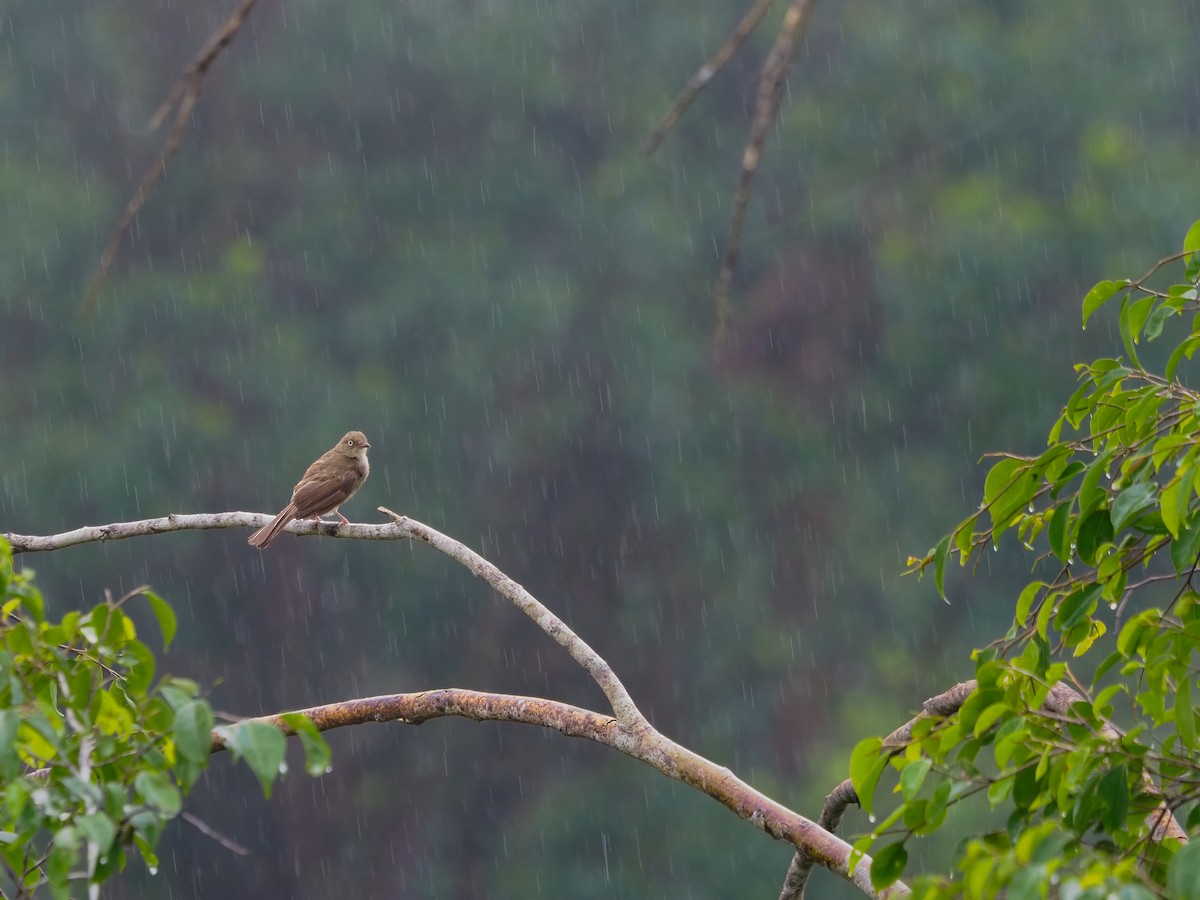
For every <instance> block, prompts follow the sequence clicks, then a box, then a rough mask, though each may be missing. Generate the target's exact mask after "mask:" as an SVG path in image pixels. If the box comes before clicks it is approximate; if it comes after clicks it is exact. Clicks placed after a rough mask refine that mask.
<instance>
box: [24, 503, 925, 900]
mask: <svg viewBox="0 0 1200 900" xmlns="http://www.w3.org/2000/svg"><path fill="white" fill-rule="evenodd" d="M379 511H380V512H382V513H384V514H385V515H387V516H389V517H390V518H391V519H392V521H391V522H390V523H386V524H382V525H363V524H353V523H352V524H348V525H336V524H332V523H324V522H323V523H319V524H318V523H316V522H312V521H305V522H292V523H291V524H289V525H288V527H287V530H288V531H290V532H291V533H293V534H296V535H299V536H307V535H314V534H321V535H325V536H328V537H339V538H361V539H367V540H405V539H415V540H419V541H421V542H422V543H425V544H429V545H430V546H431V547H433V548H435V549H437V550H439V551H440V552H442V553H444V554H446V555H447V556H449V557H450V558H451V559H453V560H455V561H456V562H458V563H459V564H460V565H462V566H463V567H464V568H466V569H467V570H468V571H470V572H471V573H472V574H474V575H475V576H476V577H477V578H479V579H480V580H482V581H483V582H485V583H486V584H488V585H490V586H491V587H492V588H494V589H495V590H496V591H497V592H499V593H500V594H502V595H503V596H504V597H506V598H507V599H509V600H510V601H511V602H512V603H513V604H514V605H516V606H517V608H518V609H520V610H521V611H522V612H524V613H525V614H526V615H528V616H529V617H530V618H531V619H533V620H534V622H536V623H537V625H538V626H539V627H540V628H541V629H542V630H543V631H545V632H546V633H547V634H548V635H550V637H552V638H553V639H554V640H555V641H556V642H557V643H558V644H559V645H560V646H562V647H563V648H564V649H566V650H567V652H568V653H570V654H571V656H572V658H573V659H575V661H576V662H578V663H579V664H580V665H581V666H582V667H583V669H584V670H585V671H586V672H587V673H588V674H589V675H590V676H591V678H592V679H593V680H594V681H595V682H596V683H597V684H598V685H599V686H600V689H601V690H602V691H604V695H605V697H607V698H608V701H609V703H610V704H611V706H612V709H613V713H614V715H613V716H607V715H603V714H601V713H597V712H593V711H591V710H587V709H583V708H581V707H577V706H570V705H568V704H565V703H559V702H557V701H554V700H546V699H542V698H538V697H517V696H512V695H506V694H488V693H483V692H479V691H469V690H458V689H446V690H437V691H424V692H421V693H414V694H389V695H385V696H380V697H367V698H362V699H355V700H347V701H343V702H341V703H333V704H328V705H326V706H318V707H312V708H311V709H306V710H301V711H300V713H301V714H302V715H304V716H305V717H307V718H308V719H309V720H310V721H312V723H313V724H314V725H315V726H316V727H317V729H318V730H320V731H328V730H330V729H333V728H341V727H345V726H347V725H358V724H364V723H367V722H405V723H408V724H414V725H416V724H420V723H421V722H424V721H427V720H428V719H432V718H439V717H442V716H459V717H463V718H469V719H474V720H476V721H503V722H523V723H526V724H530V725H540V726H542V727H544V728H553V729H554V730H556V731H558V732H560V733H561V734H565V735H567V736H569V737H580V738H585V739H587V740H591V741H595V742H596V743H600V744H604V745H605V746H608V747H612V748H613V749H615V750H618V751H620V752H621V753H625V754H626V755H628V756H631V757H633V758H634V759H638V760H640V761H642V762H644V763H646V764H647V765H649V766H651V767H653V768H654V769H656V770H657V771H659V772H661V773H662V774H664V775H666V776H667V777H668V778H672V779H674V780H676V781H680V782H682V783H684V784H687V785H689V786H691V787H694V788H696V789H698V790H700V791H703V792H704V793H706V794H708V795H709V796H710V797H712V798H713V799H714V800H717V801H718V802H719V803H721V804H723V805H724V806H725V807H727V808H728V809H730V810H732V811H733V812H734V813H735V814H736V815H737V816H738V817H740V818H742V819H746V820H748V821H750V823H751V824H753V825H754V826H755V827H757V828H759V829H761V830H762V831H765V832H766V833H767V834H769V835H771V837H773V838H776V839H778V840H783V841H787V842H788V843H790V844H792V845H793V846H794V847H796V848H797V849H798V850H801V851H803V852H804V853H805V854H806V856H807V857H809V858H811V859H812V860H814V861H815V862H817V863H820V864H821V865H823V866H825V867H826V868H828V869H829V870H830V871H832V872H835V873H837V874H838V875H840V876H841V877H843V878H845V879H846V880H847V881H850V882H851V883H852V884H854V885H855V886H856V887H858V888H859V889H860V890H861V891H862V892H863V893H864V894H866V895H867V896H868V897H880V898H885V897H898V896H902V895H904V894H907V893H908V888H907V887H905V886H904V885H903V884H902V883H899V882H897V883H896V884H894V885H892V886H891V887H890V888H888V889H887V890H886V891H883V892H877V891H875V890H874V889H873V888H872V886H871V877H870V868H871V866H870V863H871V860H870V858H869V857H862V858H860V860H859V862H858V864H857V865H856V867H855V870H854V873H853V874H851V873H850V859H851V853H852V848H851V846H850V845H849V844H847V843H846V842H845V841H843V840H841V839H840V838H838V837H836V836H835V835H833V834H830V833H829V831H827V830H826V829H824V828H822V827H821V826H819V825H818V824H817V823H815V822H812V821H811V820H809V819H807V818H805V817H804V816H801V815H800V814H799V813H796V812H794V811H792V810H790V809H788V808H787V807H785V806H783V805H782V804H780V803H777V802H776V801H774V800H772V799H771V798H770V797H767V796H766V795H765V794H762V793H760V792H759V791H756V790H755V789H754V788H753V787H751V786H750V785H748V784H747V783H746V782H744V781H742V780H741V779H739V778H737V776H735V775H734V774H733V773H732V772H731V771H730V770H729V769H727V768H725V767H723V766H718V765H717V764H716V763H714V762H712V761H711V760H708V759H705V758H704V757H702V756H700V755H699V754H697V753H694V752H693V751H691V750H689V749H688V748H686V747H684V746H683V745H681V744H678V743H676V742H675V741H673V740H671V739H670V738H668V737H666V736H665V735H663V734H662V733H661V732H659V731H657V730H656V729H655V728H654V727H653V726H652V725H651V724H650V723H649V722H648V721H647V720H646V718H645V717H644V716H643V715H642V714H641V712H639V711H638V708H637V706H636V705H635V704H634V702H633V699H632V697H630V695H629V692H628V691H627V690H626V689H625V687H624V685H622V684H621V681H620V680H619V679H618V678H617V676H616V674H615V673H614V672H613V670H612V668H611V666H609V664H608V663H607V662H606V661H605V660H604V659H603V658H602V657H601V656H600V655H599V654H598V653H596V651H594V650H593V649H592V648H591V647H590V646H588V644H587V643H586V642H584V641H583V640H582V639H581V638H580V637H579V636H578V635H576V634H575V633H574V632H573V631H572V630H571V629H570V628H568V627H567V625H566V624H565V623H564V622H563V621H562V620H561V619H559V618H558V617H557V616H556V615H554V613H552V612H550V610H549V609H547V608H546V607H545V606H543V605H542V604H541V603H540V602H539V601H538V600H537V599H536V598H534V597H533V595H531V594H530V593H529V592H528V591H527V590H525V588H523V587H522V586H521V585H520V584H518V583H517V582H515V581H513V579H511V578H509V577H508V576H507V575H505V574H504V573H503V572H501V571H500V570H499V569H498V568H496V566H494V565H492V563H490V562H488V561H487V560H486V559H484V558H483V557H482V556H480V555H479V554H477V553H475V552H474V551H472V550H470V549H468V548H467V547H465V546H464V545H462V544H461V543H459V542H458V541H455V540H453V539H452V538H450V537H447V536H446V535H444V534H442V533H441V532H439V531H436V530H435V529H433V528H430V527H429V526H428V525H424V524H422V523H420V522H417V521H414V520H413V519H409V518H407V517H406V516H401V515H399V514H398V513H395V512H392V511H391V510H390V509H387V508H386V507H382V506H381V507H379ZM270 519H271V516H267V515H264V514H261V513H245V512H226V513H209V514H196V515H170V516H165V517H162V518H157V519H144V520H141V521H137V522H118V523H114V524H111V525H99V526H88V527H85V528H79V529H76V530H74V531H68V532H63V533H62V534H56V535H48V536H33V535H18V534H5V535H4V537H5V538H7V539H8V540H9V542H10V543H11V544H12V546H13V549H14V550H16V551H25V552H29V551H38V550H43V551H44V550H57V549H61V548H64V547H71V546H74V545H76V544H84V543H89V542H95V541H107V540H119V539H122V538H129V537H135V536H139V535H148V534H160V533H163V532H167V531H187V530H201V529H211V528H258V527H261V526H262V525H263V524H265V523H266V522H267V521H269V520H270ZM257 721H263V722H268V723H270V724H272V725H274V726H275V727H277V728H280V729H281V730H283V731H284V732H285V733H286V734H292V733H293V732H292V730H291V729H290V728H288V727H287V726H286V724H284V723H283V722H282V721H281V718H280V716H278V715H272V716H263V717H261V718H260V719H258V720H257ZM211 740H212V743H211V751H212V752H214V753H215V752H218V751H220V750H222V749H224V748H225V741H224V739H223V738H222V737H221V736H220V734H218V733H217V732H215V731H214V732H213V735H212V739H211Z"/></svg>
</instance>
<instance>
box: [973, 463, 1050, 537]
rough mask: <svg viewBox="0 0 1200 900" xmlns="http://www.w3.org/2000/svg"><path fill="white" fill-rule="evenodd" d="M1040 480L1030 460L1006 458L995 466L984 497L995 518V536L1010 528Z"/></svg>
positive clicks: (987, 480) (990, 472)
mask: <svg viewBox="0 0 1200 900" xmlns="http://www.w3.org/2000/svg"><path fill="white" fill-rule="evenodd" d="M1037 483H1038V479H1037V476H1036V475H1035V474H1034V473H1033V472H1031V471H1030V463H1029V462H1028V461H1027V460H1024V459H1010V458H1006V459H1002V460H1000V461H999V462H998V463H996V464H995V465H994V466H992V468H991V471H989V472H988V475H987V478H986V479H985V481H984V486H983V496H984V503H986V504H987V507H988V512H989V513H990V514H991V517H992V537H993V539H995V538H998V537H999V536H1000V534H1001V533H1002V532H1003V531H1004V530H1005V529H1007V528H1008V526H1009V525H1010V524H1011V523H1012V519H1013V515H1014V514H1015V513H1016V512H1017V511H1018V510H1020V509H1022V508H1023V507H1024V506H1025V504H1027V503H1028V502H1029V500H1030V498H1031V497H1032V496H1033V494H1034V492H1035V491H1036V489H1037Z"/></svg>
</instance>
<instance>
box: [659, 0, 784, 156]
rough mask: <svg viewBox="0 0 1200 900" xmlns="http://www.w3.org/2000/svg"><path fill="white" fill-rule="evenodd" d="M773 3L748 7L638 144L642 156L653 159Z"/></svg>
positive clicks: (761, 0) (765, 1) (759, 1)
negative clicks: (700, 94) (680, 120)
mask: <svg viewBox="0 0 1200 900" xmlns="http://www.w3.org/2000/svg"><path fill="white" fill-rule="evenodd" d="M774 2H775V0H757V2H755V4H754V5H753V6H752V7H750V11H749V12H748V13H746V15H745V16H743V17H742V21H740V22H739V23H738V24H737V27H736V28H734V29H733V31H731V32H729V36H728V37H727V38H725V41H724V43H722V44H721V46H720V47H718V48H717V52H716V53H714V54H713V55H712V56H710V57H709V58H708V60H707V61H706V62H705V63H704V65H702V66H701V67H700V68H699V69H697V70H696V74H695V75H693V76H692V77H691V78H690V79H688V83H687V85H686V86H685V87H684V89H683V90H682V91H680V92H679V96H678V97H676V98H675V102H674V103H672V104H671V106H670V108H669V109H668V110H667V111H666V112H665V113H663V116H662V118H661V119H659V120H658V124H657V125H655V126H654V130H653V131H651V132H650V134H649V135H647V137H646V139H645V140H644V141H642V146H641V154H642V156H653V155H654V154H655V153H656V152H658V148H659V147H661V146H662V142H663V141H664V140H665V139H666V137H667V135H668V134H669V133H670V131H671V129H672V128H674V127H675V125H676V124H677V123H678V122H679V119H680V117H681V116H682V115H683V114H684V113H685V112H687V108H688V107H689V106H691V105H692V101H693V100H695V99H696V96H697V95H698V94H699V93H700V92H701V91H702V90H704V88H705V87H707V86H708V83H709V82H710V81H711V80H712V78H713V76H714V75H716V74H717V73H718V72H719V71H721V69H722V67H724V65H725V63H727V62H729V60H730V59H731V58H732V57H733V54H735V53H737V51H738V48H740V47H741V46H742V44H744V43H745V42H746V39H747V38H748V37H750V35H751V34H753V33H754V29H755V28H757V27H758V23H759V22H761V21H762V17H763V16H765V15H766V14H767V10H769V9H770V8H771V4H772V3H774Z"/></svg>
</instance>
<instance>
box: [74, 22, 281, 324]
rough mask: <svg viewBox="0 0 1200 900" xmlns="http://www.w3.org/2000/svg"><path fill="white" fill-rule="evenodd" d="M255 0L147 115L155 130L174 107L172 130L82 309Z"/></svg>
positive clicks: (113, 236) (116, 228)
mask: <svg viewBox="0 0 1200 900" xmlns="http://www.w3.org/2000/svg"><path fill="white" fill-rule="evenodd" d="M256 2H258V0H241V2H239V3H238V5H237V8H236V9H235V10H234V11H233V12H232V13H231V14H230V16H229V18H227V19H226V20H225V21H224V22H223V23H221V26H220V27H219V28H218V29H217V30H216V31H214V32H213V33H212V35H211V36H210V37H209V39H208V41H207V43H205V45H204V46H203V47H202V48H201V49H200V52H198V53H197V54H196V55H195V56H194V57H192V60H191V62H189V63H188V64H187V66H185V67H184V70H183V72H182V73H181V74H180V76H179V78H178V80H176V82H175V84H174V86H173V87H172V88H171V90H170V92H169V93H168V94H167V98H166V99H165V100H164V101H163V102H162V105H160V106H159V108H158V110H157V111H156V112H155V113H154V115H153V116H152V117H151V119H150V124H149V129H150V130H151V131H155V130H157V129H158V127H159V126H160V125H161V124H162V123H163V121H164V120H165V119H166V118H167V116H169V115H170V114H171V110H172V109H173V110H175V119H174V122H173V123H172V125H171V131H170V132H169V133H168V134H167V137H166V139H165V140H164V141H163V145H162V148H161V149H160V150H159V151H158V156H157V157H155V160H154V162H153V163H151V165H150V168H148V169H147V170H146V172H145V174H144V175H142V180H141V181H140V182H138V186H137V190H135V191H134V192H133V196H132V197H130V198H129V202H128V203H127V204H126V205H125V211H124V212H123V213H121V217H120V218H119V219H117V222H116V224H115V225H113V228H112V231H111V232H109V235H108V242H107V243H106V244H105V246H104V251H103V252H102V253H101V254H100V260H99V262H97V263H96V268H95V269H94V270H93V272H92V277H91V279H90V280H89V281H88V286H87V290H86V292H85V293H84V297H83V311H84V312H87V311H89V310H90V309H91V308H92V306H93V305H94V304H95V302H96V296H97V294H98V293H99V291H100V288H101V286H102V285H103V284H104V279H105V278H106V277H107V276H108V270H109V268H110V267H111V266H112V264H113V261H114V260H115V259H116V258H117V251H118V250H119V249H120V248H121V241H122V239H123V238H124V237H125V233H126V232H127V231H129V226H130V225H132V224H133V220H134V219H135V218H136V217H137V214H138V211H139V210H141V208H142V205H143V204H144V203H145V202H146V195H147V193H149V191H150V188H152V187H153V186H154V183H155V182H156V181H158V179H159V178H160V177H162V174H163V173H164V172H166V170H167V163H168V162H169V161H170V159H171V157H172V156H174V155H175V153H176V151H178V150H179V145H180V144H181V143H182V142H183V134H184V132H185V131H187V127H188V122H189V121H190V120H191V117H192V109H193V107H195V105H196V101H197V100H198V99H199V98H200V88H201V87H202V86H203V84H204V76H205V75H207V74H208V69H209V66H211V65H212V64H213V62H214V61H215V60H216V58H217V57H218V56H219V55H220V53H221V51H222V50H224V49H225V48H226V47H227V46H229V42H230V41H232V40H233V39H234V37H235V36H236V35H237V33H238V31H239V30H241V27H242V23H243V22H245V21H246V17H247V16H248V15H250V10H252V9H253V8H254V4H255V3H256Z"/></svg>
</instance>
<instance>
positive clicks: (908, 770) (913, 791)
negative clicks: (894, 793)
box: [900, 756, 933, 800]
mask: <svg viewBox="0 0 1200 900" xmlns="http://www.w3.org/2000/svg"><path fill="white" fill-rule="evenodd" d="M932 766H933V760H931V759H929V758H928V757H925V756H922V757H920V758H919V759H914V760H913V761H912V762H910V763H908V764H906V765H905V766H904V768H903V769H902V770H901V771H900V790H901V793H902V795H903V797H904V799H905V800H912V799H913V798H914V797H916V796H917V792H918V791H919V790H921V785H922V784H923V783H924V782H925V776H926V775H928V774H929V769H930V767H932Z"/></svg>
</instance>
